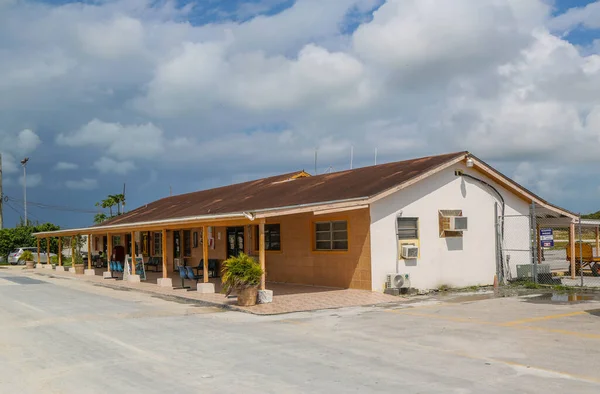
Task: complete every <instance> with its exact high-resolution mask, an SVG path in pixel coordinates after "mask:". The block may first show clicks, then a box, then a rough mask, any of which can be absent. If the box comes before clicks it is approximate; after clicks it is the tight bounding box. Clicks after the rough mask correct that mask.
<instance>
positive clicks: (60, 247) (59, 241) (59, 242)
mask: <svg viewBox="0 0 600 394" xmlns="http://www.w3.org/2000/svg"><path fill="white" fill-rule="evenodd" d="M58 266H59V267H62V237H58Z"/></svg>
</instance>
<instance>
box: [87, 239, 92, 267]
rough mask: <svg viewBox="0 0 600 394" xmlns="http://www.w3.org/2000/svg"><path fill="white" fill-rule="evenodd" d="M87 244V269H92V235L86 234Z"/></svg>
mask: <svg viewBox="0 0 600 394" xmlns="http://www.w3.org/2000/svg"><path fill="white" fill-rule="evenodd" d="M87 241H88V242H87V244H88V250H87V252H88V269H89V270H91V269H92V235H91V234H88V236H87Z"/></svg>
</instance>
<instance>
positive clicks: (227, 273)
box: [221, 253, 263, 306]
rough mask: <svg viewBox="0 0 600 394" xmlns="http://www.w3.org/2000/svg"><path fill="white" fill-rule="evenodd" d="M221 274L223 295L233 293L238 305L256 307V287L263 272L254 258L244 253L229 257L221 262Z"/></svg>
mask: <svg viewBox="0 0 600 394" xmlns="http://www.w3.org/2000/svg"><path fill="white" fill-rule="evenodd" d="M221 272H222V274H223V275H222V278H221V281H222V282H223V292H225V295H230V294H231V293H232V292H234V291H235V293H236V294H237V303H238V305H240V306H252V305H256V297H257V294H258V286H259V285H260V278H261V277H262V274H263V270H262V268H261V267H260V264H259V263H258V262H257V261H256V260H255V259H254V258H252V257H250V256H248V255H247V254H245V253H240V254H239V255H238V256H236V257H230V258H228V259H227V260H225V261H224V262H223V267H222V270H221Z"/></svg>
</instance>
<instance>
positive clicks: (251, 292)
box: [237, 287, 258, 306]
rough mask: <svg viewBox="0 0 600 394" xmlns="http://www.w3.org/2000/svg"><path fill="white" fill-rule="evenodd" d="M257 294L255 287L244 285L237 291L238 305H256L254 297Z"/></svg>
mask: <svg viewBox="0 0 600 394" xmlns="http://www.w3.org/2000/svg"><path fill="white" fill-rule="evenodd" d="M257 296H258V288H257V287H246V288H245V289H242V290H239V291H238V292H237V304H238V305H239V306H254V305H256V297H257Z"/></svg>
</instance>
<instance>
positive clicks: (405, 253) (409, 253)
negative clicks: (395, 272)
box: [400, 245, 419, 259]
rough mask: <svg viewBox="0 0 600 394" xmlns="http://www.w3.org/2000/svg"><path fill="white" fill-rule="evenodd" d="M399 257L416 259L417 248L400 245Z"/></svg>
mask: <svg viewBox="0 0 600 394" xmlns="http://www.w3.org/2000/svg"><path fill="white" fill-rule="evenodd" d="M400 255H401V256H402V258H403V259H416V258H418V257H419V247H418V246H415V245H402V250H400Z"/></svg>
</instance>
